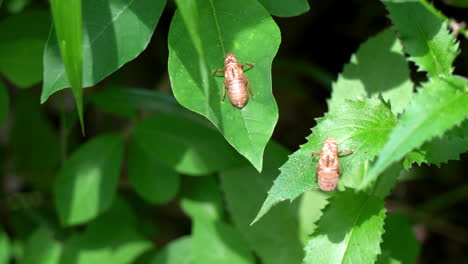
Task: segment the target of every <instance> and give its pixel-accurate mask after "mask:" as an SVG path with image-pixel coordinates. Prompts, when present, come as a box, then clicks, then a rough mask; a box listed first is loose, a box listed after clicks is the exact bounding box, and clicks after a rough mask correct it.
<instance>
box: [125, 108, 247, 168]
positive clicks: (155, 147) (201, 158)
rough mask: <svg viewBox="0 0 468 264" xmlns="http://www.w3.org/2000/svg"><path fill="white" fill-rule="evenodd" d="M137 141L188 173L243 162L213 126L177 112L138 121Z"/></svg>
mask: <svg viewBox="0 0 468 264" xmlns="http://www.w3.org/2000/svg"><path fill="white" fill-rule="evenodd" d="M134 140H135V142H137V143H138V144H140V146H142V148H143V149H144V150H145V151H147V152H151V153H152V156H154V157H155V158H157V159H158V160H160V161H161V162H163V163H164V164H166V165H167V166H169V167H171V168H173V169H175V170H176V171H177V172H180V173H185V174H189V175H206V174H209V173H212V172H216V171H218V170H220V169H224V168H228V167H231V166H234V165H238V164H241V163H242V162H244V161H243V160H242V157H241V156H239V155H238V154H237V153H236V152H235V151H234V149H232V148H231V146H229V145H228V144H227V143H226V141H225V140H224V139H223V138H222V136H221V135H219V133H217V132H216V131H215V130H214V129H211V128H208V127H206V126H205V124H203V123H199V122H196V121H194V120H189V119H185V118H182V117H181V116H177V115H168V114H163V113H159V114H157V115H154V116H152V117H150V118H147V119H145V120H143V121H141V122H139V123H138V124H137V125H136V126H135V128H134Z"/></svg>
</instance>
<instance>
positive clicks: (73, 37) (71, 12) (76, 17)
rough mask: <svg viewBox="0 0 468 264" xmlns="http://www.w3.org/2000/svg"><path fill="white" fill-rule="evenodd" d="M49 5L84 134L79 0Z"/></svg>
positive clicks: (57, 0) (59, 0)
mask: <svg viewBox="0 0 468 264" xmlns="http://www.w3.org/2000/svg"><path fill="white" fill-rule="evenodd" d="M50 6H51V8H52V15H53V18H54V25H55V31H56V34H57V42H58V46H59V49H60V55H61V58H62V61H63V65H64V68H65V72H66V78H67V79H68V82H69V83H70V86H71V88H72V92H73V95H74V96H75V102H76V108H77V110H78V116H79V118H80V123H81V130H82V131H83V134H84V120H83V90H82V88H83V86H82V83H83V80H82V72H83V61H82V54H83V51H82V47H81V44H82V42H83V41H82V38H83V34H82V31H83V29H82V28H83V25H82V21H81V1H80V0H71V1H67V2H65V1H61V0H52V1H51V3H50Z"/></svg>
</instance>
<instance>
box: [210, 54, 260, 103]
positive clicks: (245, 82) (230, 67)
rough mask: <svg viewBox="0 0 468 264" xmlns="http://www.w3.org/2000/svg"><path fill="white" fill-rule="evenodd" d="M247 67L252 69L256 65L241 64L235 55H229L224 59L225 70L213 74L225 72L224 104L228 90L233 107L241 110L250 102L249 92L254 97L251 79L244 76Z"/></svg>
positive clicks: (218, 70)
mask: <svg viewBox="0 0 468 264" xmlns="http://www.w3.org/2000/svg"><path fill="white" fill-rule="evenodd" d="M245 65H248V66H250V67H253V66H254V64H251V63H242V64H240V63H239V61H238V60H237V58H236V56H235V55H234V54H232V53H228V54H226V57H225V59H224V70H223V69H217V70H216V71H214V72H213V74H216V73H217V72H224V82H223V97H222V101H223V102H224V99H225V98H226V90H228V93H229V100H230V101H231V103H232V105H233V106H235V107H237V108H239V109H242V108H244V106H245V105H246V104H247V102H248V101H249V92H250V94H252V96H253V95H254V94H253V91H252V87H251V86H250V82H249V78H247V77H246V76H245V75H244V67H245Z"/></svg>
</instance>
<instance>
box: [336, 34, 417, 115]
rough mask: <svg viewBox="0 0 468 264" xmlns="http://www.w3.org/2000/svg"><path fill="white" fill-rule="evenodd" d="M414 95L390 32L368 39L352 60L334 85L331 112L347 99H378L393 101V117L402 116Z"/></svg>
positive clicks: (403, 63) (402, 58) (397, 42)
mask: <svg viewBox="0 0 468 264" xmlns="http://www.w3.org/2000/svg"><path fill="white" fill-rule="evenodd" d="M412 93H413V83H412V82H411V80H410V76H409V69H408V63H407V62H406V59H405V56H404V54H403V48H402V46H401V44H400V42H399V41H398V40H397V38H396V37H395V33H394V32H392V31H391V30H389V29H387V30H385V31H383V32H381V33H379V34H377V35H376V36H374V37H372V38H370V39H368V40H367V41H366V42H364V43H363V44H362V45H361V46H360V47H359V49H358V51H357V52H356V53H355V54H354V55H353V56H352V57H351V61H350V62H349V63H348V64H346V65H345V67H344V69H343V72H342V73H341V74H340V75H339V77H338V80H337V82H336V83H334V84H333V92H332V96H331V99H330V100H329V101H328V106H329V109H330V111H333V110H334V109H335V108H336V107H338V106H339V105H340V104H342V103H343V102H344V101H345V99H356V98H359V97H370V96H373V97H377V96H379V95H380V94H381V95H382V97H383V98H384V99H385V100H386V101H390V103H391V105H392V112H393V113H400V112H402V111H403V108H404V107H405V106H406V104H408V102H409V101H410V99H411V95H412Z"/></svg>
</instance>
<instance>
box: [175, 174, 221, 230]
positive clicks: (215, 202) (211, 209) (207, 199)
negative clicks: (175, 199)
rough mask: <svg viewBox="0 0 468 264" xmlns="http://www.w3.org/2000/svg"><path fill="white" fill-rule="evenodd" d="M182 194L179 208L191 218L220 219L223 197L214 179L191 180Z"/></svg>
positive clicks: (208, 177)
mask: <svg viewBox="0 0 468 264" xmlns="http://www.w3.org/2000/svg"><path fill="white" fill-rule="evenodd" d="M187 187H188V188H186V190H185V191H184V193H183V194H182V199H181V201H180V206H181V207H182V210H183V211H184V212H185V213H186V214H187V215H189V216H190V217H191V218H197V217H204V218H208V219H211V220H213V221H215V220H220V219H222V216H223V210H224V207H223V206H224V205H223V197H222V195H221V192H220V190H219V187H218V183H217V182H216V179H215V178H214V177H210V176H207V177H203V178H196V179H191V180H190V181H189V184H188V186H187Z"/></svg>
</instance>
